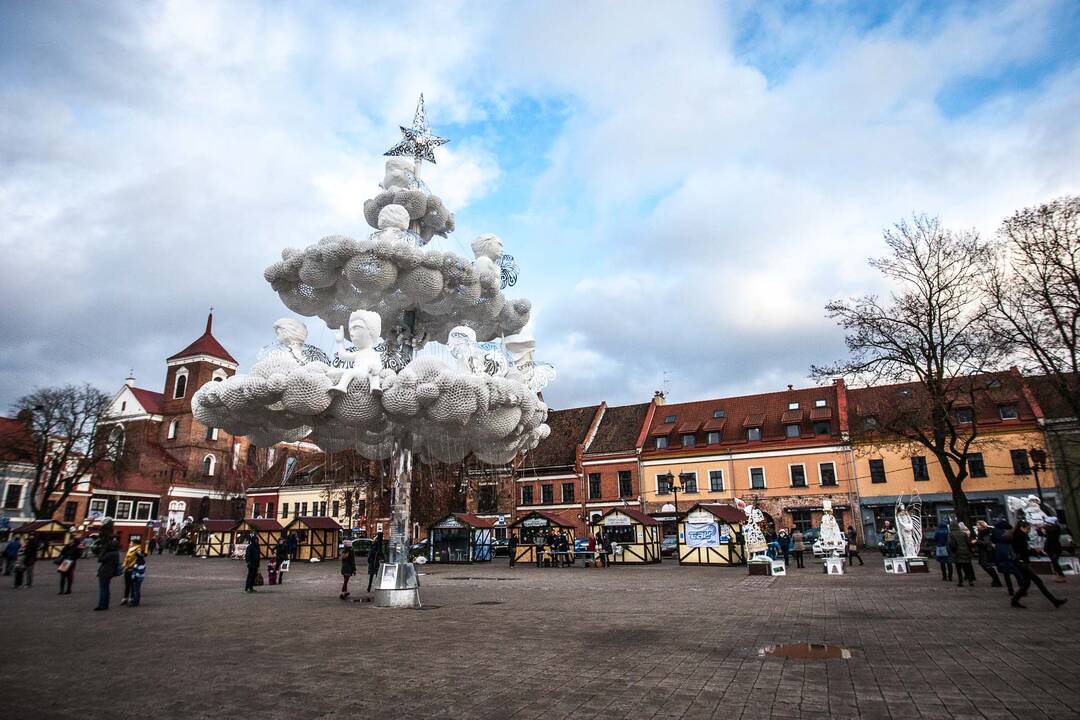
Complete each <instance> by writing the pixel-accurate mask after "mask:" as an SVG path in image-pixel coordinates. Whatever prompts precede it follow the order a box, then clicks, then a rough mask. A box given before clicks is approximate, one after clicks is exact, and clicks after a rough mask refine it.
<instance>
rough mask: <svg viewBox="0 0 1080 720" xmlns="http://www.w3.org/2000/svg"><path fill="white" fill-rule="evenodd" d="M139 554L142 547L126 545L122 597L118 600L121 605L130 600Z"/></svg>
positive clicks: (132, 544)
mask: <svg viewBox="0 0 1080 720" xmlns="http://www.w3.org/2000/svg"><path fill="white" fill-rule="evenodd" d="M141 552H142V545H141V544H140V543H137V542H132V543H131V544H130V545H128V549H127V552H126V553H124V597H122V598H120V604H121V605H127V604H128V602H129V601H130V600H131V581H132V578H133V577H134V572H135V563H136V562H137V561H138V558H139V553H141Z"/></svg>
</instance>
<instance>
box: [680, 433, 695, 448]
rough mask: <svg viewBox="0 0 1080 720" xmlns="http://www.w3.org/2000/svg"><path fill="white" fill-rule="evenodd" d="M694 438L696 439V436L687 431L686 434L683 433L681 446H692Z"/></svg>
mask: <svg viewBox="0 0 1080 720" xmlns="http://www.w3.org/2000/svg"><path fill="white" fill-rule="evenodd" d="M695 440H697V438H696V437H694V436H693V435H691V434H689V433H688V434H686V435H683V436H682V446H683V447H694V441H695Z"/></svg>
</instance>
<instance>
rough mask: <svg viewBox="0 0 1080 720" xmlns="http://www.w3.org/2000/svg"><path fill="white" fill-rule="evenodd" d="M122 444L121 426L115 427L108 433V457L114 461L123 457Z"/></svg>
mask: <svg viewBox="0 0 1080 720" xmlns="http://www.w3.org/2000/svg"><path fill="white" fill-rule="evenodd" d="M124 442H125V438H124V427H123V426H122V425H117V426H116V427H114V428H113V429H112V430H111V431H109V457H111V458H112V459H113V460H114V461H115V460H119V459H120V458H121V457H123V455H124Z"/></svg>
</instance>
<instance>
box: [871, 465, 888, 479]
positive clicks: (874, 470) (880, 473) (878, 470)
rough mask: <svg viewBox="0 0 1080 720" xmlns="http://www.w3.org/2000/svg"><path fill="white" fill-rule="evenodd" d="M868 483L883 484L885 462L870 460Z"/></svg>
mask: <svg viewBox="0 0 1080 720" xmlns="http://www.w3.org/2000/svg"><path fill="white" fill-rule="evenodd" d="M870 482H872V483H883V482H885V461H884V460H871V461H870Z"/></svg>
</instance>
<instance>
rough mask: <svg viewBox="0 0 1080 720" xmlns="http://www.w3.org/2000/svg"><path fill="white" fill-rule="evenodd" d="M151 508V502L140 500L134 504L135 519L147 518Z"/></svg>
mask: <svg viewBox="0 0 1080 720" xmlns="http://www.w3.org/2000/svg"><path fill="white" fill-rule="evenodd" d="M152 508H153V503H149V502H140V503H138V504H136V505H135V519H136V520H149V519H150V510H151V509H152Z"/></svg>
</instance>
